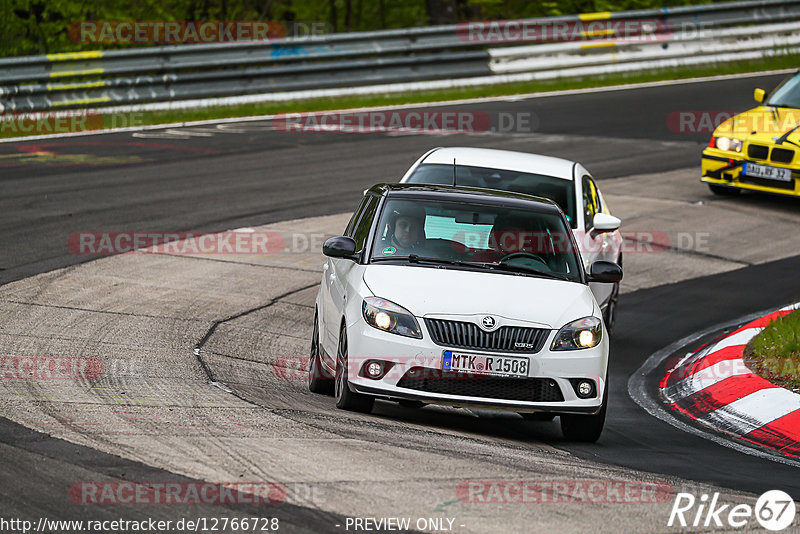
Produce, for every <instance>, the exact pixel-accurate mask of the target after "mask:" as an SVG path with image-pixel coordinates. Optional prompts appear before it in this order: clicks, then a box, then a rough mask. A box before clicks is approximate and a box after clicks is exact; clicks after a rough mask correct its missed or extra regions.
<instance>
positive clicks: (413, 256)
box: [372, 254, 486, 267]
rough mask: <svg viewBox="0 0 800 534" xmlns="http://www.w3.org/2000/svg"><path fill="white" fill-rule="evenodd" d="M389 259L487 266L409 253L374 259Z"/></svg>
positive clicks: (375, 259)
mask: <svg viewBox="0 0 800 534" xmlns="http://www.w3.org/2000/svg"><path fill="white" fill-rule="evenodd" d="M389 260H408V262H409V263H432V264H437V265H459V266H468V267H485V266H486V264H484V263H480V262H475V261H458V260H445V259H442V258H429V257H426V256H419V255H418V254H409V255H408V256H394V257H385V258H373V259H372V261H373V263H374V262H379V261H389Z"/></svg>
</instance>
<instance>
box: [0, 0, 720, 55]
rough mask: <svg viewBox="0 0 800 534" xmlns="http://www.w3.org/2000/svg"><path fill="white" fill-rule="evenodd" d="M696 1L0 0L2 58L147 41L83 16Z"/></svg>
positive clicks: (467, 14)
mask: <svg viewBox="0 0 800 534" xmlns="http://www.w3.org/2000/svg"><path fill="white" fill-rule="evenodd" d="M698 3H709V0H541V1H539V2H531V1H530V0H377V1H375V0H367V1H364V0H236V1H231V0H115V1H113V2H110V1H102V0H0V56H15V55H27V54H44V53H55V52H69V51H74V50H94V49H101V48H130V47H133V46H147V45H136V44H114V43H110V44H109V43H106V44H102V43H93V42H81V41H80V39H76V38H75V35H76V33H75V32H72V33H70V32H69V26H70V24H73V23H79V22H81V21H203V20H218V21H271V20H274V21H279V22H282V23H284V24H286V26H287V31H288V33H289V34H290V35H293V34H300V35H303V33H301V31H307V30H303V28H308V27H310V25H311V24H317V25H320V24H322V25H323V26H325V27H326V28H327V31H333V32H338V31H364V30H379V29H385V28H409V27H414V26H426V25H430V24H452V23H456V22H458V21H462V20H470V19H514V18H530V17H545V16H555V15H565V14H573V13H586V12H593V11H621V10H628V9H647V8H656V7H666V6H673V5H690V4H698Z"/></svg>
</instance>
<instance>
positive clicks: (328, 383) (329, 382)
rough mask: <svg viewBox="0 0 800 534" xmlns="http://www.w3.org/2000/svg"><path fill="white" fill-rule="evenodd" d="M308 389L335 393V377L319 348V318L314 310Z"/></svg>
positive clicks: (315, 391) (321, 392) (323, 393)
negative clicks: (324, 365) (323, 360)
mask: <svg viewBox="0 0 800 534" xmlns="http://www.w3.org/2000/svg"><path fill="white" fill-rule="evenodd" d="M308 389H309V391H311V392H312V393H320V394H322V395H333V377H332V376H331V375H330V373H329V372H328V371H327V370H326V369H325V367H323V366H322V361H321V359H320V348H319V319H318V318H317V312H316V311H315V312H314V332H313V333H312V334H311V351H310V356H309V358H308Z"/></svg>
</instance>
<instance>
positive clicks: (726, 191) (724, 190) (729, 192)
mask: <svg viewBox="0 0 800 534" xmlns="http://www.w3.org/2000/svg"><path fill="white" fill-rule="evenodd" d="M708 188H709V189H711V192H712V193H714V194H715V195H719V196H721V197H735V196H736V195H738V194H739V193H741V192H742V190H741V189H739V188H738V187H727V186H724V185H716V184H708Z"/></svg>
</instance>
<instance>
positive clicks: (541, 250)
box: [371, 198, 581, 281]
mask: <svg viewBox="0 0 800 534" xmlns="http://www.w3.org/2000/svg"><path fill="white" fill-rule="evenodd" d="M371 261H372V262H384V261H402V262H410V263H417V264H435V265H437V266H442V267H448V266H450V267H453V268H468V269H490V270H497V271H504V272H514V273H520V274H528V275H532V276H543V277H548V278H556V279H563V280H570V281H581V273H580V271H579V265H580V261H579V259H578V256H577V254H576V250H575V246H574V241H573V238H572V232H571V231H570V230H569V228H568V227H567V226H566V224H565V222H564V219H563V218H562V217H561V215H560V214H559V213H555V212H544V211H536V210H535V209H519V208H517V209H510V208H508V207H506V206H495V205H483V204H464V203H460V202H454V201H438V200H422V199H420V200H403V199H392V198H390V199H387V200H386V201H385V203H384V206H383V210H382V212H381V216H380V219H379V221H378V226H377V230H376V233H375V236H374V241H373V243H372V256H371Z"/></svg>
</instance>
